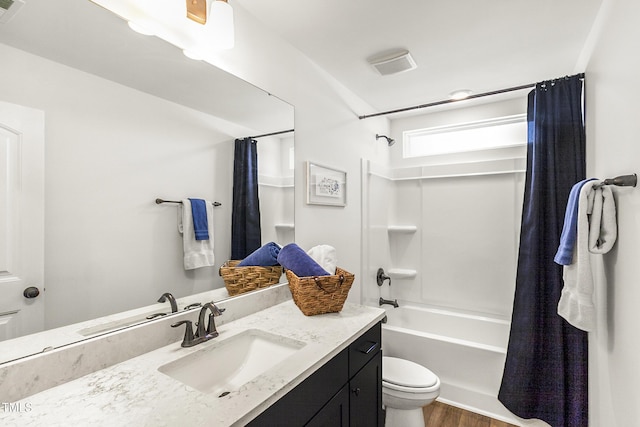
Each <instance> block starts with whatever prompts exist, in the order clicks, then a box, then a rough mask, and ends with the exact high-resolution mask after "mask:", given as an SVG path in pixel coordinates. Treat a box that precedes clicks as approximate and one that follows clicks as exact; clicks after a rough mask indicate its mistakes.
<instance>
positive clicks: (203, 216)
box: [189, 199, 209, 240]
mask: <svg viewBox="0 0 640 427" xmlns="http://www.w3.org/2000/svg"><path fill="white" fill-rule="evenodd" d="M189 201H190V202H191V215H193V231H194V232H195V235H196V240H209V223H208V222H207V202H205V201H204V200H202V199H189Z"/></svg>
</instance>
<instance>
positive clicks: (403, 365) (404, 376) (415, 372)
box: [382, 356, 438, 388]
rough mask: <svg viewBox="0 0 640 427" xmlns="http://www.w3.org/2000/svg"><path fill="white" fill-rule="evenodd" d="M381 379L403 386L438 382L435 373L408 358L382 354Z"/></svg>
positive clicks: (417, 386) (424, 386)
mask: <svg viewBox="0 0 640 427" xmlns="http://www.w3.org/2000/svg"><path fill="white" fill-rule="evenodd" d="M382 379H383V381H386V382H388V383H391V384H396V385H399V386H403V387H413V388H427V387H431V386H433V385H435V384H436V383H437V382H438V377H437V376H436V374H434V373H433V372H431V371H430V370H429V369H427V368H425V367H424V366H422V365H418V364H417V363H414V362H412V361H410V360H405V359H398V358H397V357H389V356H384V357H383V358H382Z"/></svg>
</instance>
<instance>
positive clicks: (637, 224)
mask: <svg viewBox="0 0 640 427" xmlns="http://www.w3.org/2000/svg"><path fill="white" fill-rule="evenodd" d="M604 3H605V6H604V7H606V8H607V10H608V12H609V13H608V15H607V16H606V19H605V21H604V25H603V27H602V33H601V35H600V38H599V40H598V41H597V43H596V45H595V49H594V51H593V54H592V56H591V59H590V61H589V63H588V66H587V68H586V76H587V78H586V82H587V85H586V86H587V88H586V96H587V144H588V159H587V166H588V175H591V176H597V177H601V178H607V177H613V176H616V175H621V174H626V173H638V172H640V143H639V142H638V138H639V135H640V120H638V116H639V114H640V108H638V101H639V100H640V86H639V85H638V76H639V75H640V57H639V56H638V54H637V49H635V46H636V44H637V43H636V41H637V40H640V26H638V22H639V20H640V2H637V1H636V0H615V1H607V0H605V2H604ZM613 191H614V195H615V199H616V203H617V211H618V213H617V217H618V241H617V243H616V245H615V247H614V248H613V250H612V251H611V252H610V253H609V254H606V255H604V257H603V260H604V273H605V276H606V283H605V281H600V282H599V283H598V285H597V286H598V288H597V290H596V292H597V298H596V305H597V308H598V323H597V331H596V332H595V334H591V335H590V337H589V339H590V344H591V353H590V362H591V368H592V370H591V375H590V379H591V381H592V385H591V387H590V392H591V396H590V407H591V416H592V423H591V425H593V426H605V425H606V426H607V427H609V426H610V427H627V426H637V425H639V424H638V422H639V421H638V420H640V405H638V403H639V402H640V397H639V396H640V392H638V384H640V365H639V363H638V360H639V358H638V355H639V354H640V333H638V323H639V315H638V313H639V311H638V304H639V303H640V284H639V281H638V278H640V263H639V262H638V260H639V259H640V188H636V189H628V188H613Z"/></svg>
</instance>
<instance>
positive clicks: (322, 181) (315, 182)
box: [307, 162, 347, 206]
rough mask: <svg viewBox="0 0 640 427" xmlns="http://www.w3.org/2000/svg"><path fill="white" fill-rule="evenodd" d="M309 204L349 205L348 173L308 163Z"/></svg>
mask: <svg viewBox="0 0 640 427" xmlns="http://www.w3.org/2000/svg"><path fill="white" fill-rule="evenodd" d="M307 204H308V205H325V206H346V205H347V173H346V172H344V171H341V170H338V169H333V168H330V167H327V166H322V165H319V164H317V163H313V162H307Z"/></svg>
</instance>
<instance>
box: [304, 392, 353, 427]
mask: <svg viewBox="0 0 640 427" xmlns="http://www.w3.org/2000/svg"><path fill="white" fill-rule="evenodd" d="M348 426H349V388H348V386H346V385H345V386H344V387H342V388H341V389H340V391H339V392H338V393H337V394H336V395H335V396H333V398H332V399H331V400H330V401H329V403H327V404H326V405H325V406H324V407H323V408H322V409H321V410H320V412H318V413H317V414H316V415H315V416H314V417H313V418H312V419H311V421H309V423H307V424H306V425H305V427H348Z"/></svg>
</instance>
